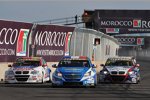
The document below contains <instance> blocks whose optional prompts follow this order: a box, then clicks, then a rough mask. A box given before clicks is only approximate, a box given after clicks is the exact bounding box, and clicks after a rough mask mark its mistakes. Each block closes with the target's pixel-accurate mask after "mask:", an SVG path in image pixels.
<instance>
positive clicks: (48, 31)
mask: <svg viewBox="0 0 150 100" xmlns="http://www.w3.org/2000/svg"><path fill="white" fill-rule="evenodd" d="M73 31H74V27H64V26H56V25H37V26H36V29H35V31H34V33H33V34H32V45H34V46H35V47H36V48H35V49H36V50H35V52H36V53H35V55H36V56H42V57H43V58H44V59H45V60H46V61H49V62H55V61H59V60H60V59H61V58H62V57H63V56H64V55H69V44H70V38H71V35H72V33H73Z"/></svg>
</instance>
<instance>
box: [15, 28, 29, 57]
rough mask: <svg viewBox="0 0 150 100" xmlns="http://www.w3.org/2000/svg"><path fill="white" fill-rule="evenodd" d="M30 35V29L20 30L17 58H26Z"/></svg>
mask: <svg viewBox="0 0 150 100" xmlns="http://www.w3.org/2000/svg"><path fill="white" fill-rule="evenodd" d="M28 34H29V29H20V32H19V36H18V40H17V49H16V56H26V54H27V37H28Z"/></svg>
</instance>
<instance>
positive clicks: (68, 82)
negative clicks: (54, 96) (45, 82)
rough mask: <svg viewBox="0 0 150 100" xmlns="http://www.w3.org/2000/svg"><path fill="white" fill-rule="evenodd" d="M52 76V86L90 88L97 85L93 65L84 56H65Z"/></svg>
mask: <svg viewBox="0 0 150 100" xmlns="http://www.w3.org/2000/svg"><path fill="white" fill-rule="evenodd" d="M52 67H54V68H56V70H55V72H54V73H53V75H52V86H90V87H95V86H96V85H97V74H96V70H95V66H94V64H92V63H91V61H90V59H89V58H88V57H86V56H65V57H64V58H63V59H62V60H61V61H60V62H59V63H58V66H56V64H54V65H52Z"/></svg>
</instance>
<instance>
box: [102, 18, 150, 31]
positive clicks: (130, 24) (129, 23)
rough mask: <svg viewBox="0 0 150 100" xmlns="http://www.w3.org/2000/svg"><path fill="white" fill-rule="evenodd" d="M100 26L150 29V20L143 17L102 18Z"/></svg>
mask: <svg viewBox="0 0 150 100" xmlns="http://www.w3.org/2000/svg"><path fill="white" fill-rule="evenodd" d="M99 25H100V27H101V28H138V29H148V28H150V20H149V19H147V20H143V19H134V18H133V19H131V18H128V19H124V18H120V19H112V18H107V19H105V18H104V19H102V18H101V19H100V24H99Z"/></svg>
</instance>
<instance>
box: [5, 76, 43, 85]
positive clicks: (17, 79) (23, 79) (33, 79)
mask: <svg viewBox="0 0 150 100" xmlns="http://www.w3.org/2000/svg"><path fill="white" fill-rule="evenodd" d="M42 81H43V80H42V77H39V76H38V75H11V76H9V75H8V76H5V83H41V82H42Z"/></svg>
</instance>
